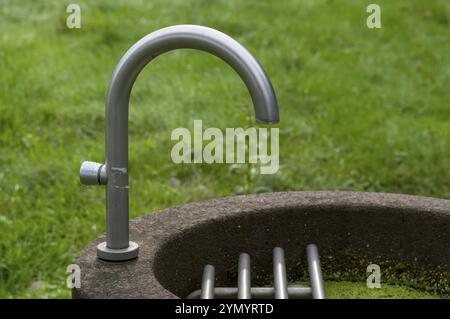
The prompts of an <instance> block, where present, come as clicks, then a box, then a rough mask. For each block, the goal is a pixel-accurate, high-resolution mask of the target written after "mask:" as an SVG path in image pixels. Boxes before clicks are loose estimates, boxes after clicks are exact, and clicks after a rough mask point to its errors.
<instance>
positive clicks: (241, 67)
mask: <svg viewBox="0 0 450 319" xmlns="http://www.w3.org/2000/svg"><path fill="white" fill-rule="evenodd" d="M181 48H189V49H197V50H201V51H206V52H209V53H211V54H213V55H215V56H217V57H219V58H221V59H222V60H224V61H225V62H227V63H228V64H229V65H230V66H231V67H232V68H233V69H234V70H235V71H236V72H237V73H238V74H239V75H240V77H241V78H242V80H243V81H244V83H245V84H246V86H247V88H248V90H249V92H250V95H251V98H252V101H253V105H254V109H255V114H256V119H257V121H258V122H262V123H276V122H278V106H277V99H276V96H275V93H274V90H273V87H272V84H271V83H270V80H269V78H268V77H267V74H266V72H265V71H264V69H263V68H262V67H261V65H260V64H259V63H258V61H256V59H255V58H254V57H253V56H252V55H251V54H250V53H249V52H248V51H247V50H246V49H245V48H244V47H243V46H242V45H240V44H239V43H238V42H237V41H235V40H233V39H232V38H230V37H229V36H227V35H225V34H223V33H221V32H219V31H216V30H214V29H211V28H207V27H202V26H196V25H177V26H171V27H167V28H164V29H160V30H158V31H155V32H153V33H151V34H149V35H147V36H145V37H144V38H142V39H141V40H140V41H138V42H137V43H136V44H134V45H133V46H132V47H131V48H130V49H129V50H128V51H127V52H126V53H125V55H124V56H123V57H122V59H121V60H120V61H119V63H118V65H117V67H116V69H115V71H114V73H113V77H112V80H111V82H110V85H109V89H108V95H107V100H106V165H105V167H106V188H107V190H106V224H107V227H106V235H107V239H106V243H103V244H100V245H99V246H98V250H97V252H98V256H99V257H100V258H102V259H105V260H125V259H131V258H133V257H136V256H137V245H136V244H135V243H132V242H129V234H128V219H129V216H128V104H129V99H130V94H131V90H132V87H133V84H134V81H135V80H136V78H137V76H138V74H139V73H140V71H141V70H142V69H143V68H144V67H145V65H147V63H149V62H150V61H151V60H152V59H154V58H155V57H157V56H158V55H160V54H163V53H164V52H168V51H171V50H175V49H181ZM103 169H104V168H103ZM94 175H95V174H94ZM95 176H96V177H95ZM95 176H94V178H91V179H90V180H95V178H97V179H98V180H99V181H100V180H101V177H102V175H101V174H100V172H99V173H98V174H97V175H95ZM103 180H105V178H103Z"/></svg>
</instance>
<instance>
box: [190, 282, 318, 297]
mask: <svg viewBox="0 0 450 319" xmlns="http://www.w3.org/2000/svg"><path fill="white" fill-rule="evenodd" d="M288 294H289V298H292V299H308V298H311V296H312V292H311V288H310V287H305V286H301V285H292V286H289V287H288ZM237 296H238V288H236V287H217V288H215V289H214V298H217V299H235V298H236V297H237ZM251 296H252V297H253V298H256V299H274V298H275V288H273V287H252V288H251ZM200 297H201V290H200V289H198V290H195V291H194V292H192V293H190V294H189V295H188V296H187V297H186V298H187V299H199V298H200Z"/></svg>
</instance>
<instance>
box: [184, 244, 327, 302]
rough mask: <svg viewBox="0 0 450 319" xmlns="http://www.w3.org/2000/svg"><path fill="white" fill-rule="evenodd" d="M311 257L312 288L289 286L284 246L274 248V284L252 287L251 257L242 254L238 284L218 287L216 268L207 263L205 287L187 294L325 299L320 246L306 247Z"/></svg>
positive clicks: (310, 274)
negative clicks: (272, 285)
mask: <svg viewBox="0 0 450 319" xmlns="http://www.w3.org/2000/svg"><path fill="white" fill-rule="evenodd" d="M306 253H307V256H308V268H309V279H310V282H311V287H307V286H302V285H291V286H288V284H287V279H286V263H285V260H284V251H283V249H282V248H280V247H276V248H275V249H274V250H273V276H274V287H251V284H250V256H249V255H248V254H246V253H242V254H241V255H240V256H239V264H238V286H237V288H236V287H214V281H215V269H214V266H212V265H206V266H205V268H204V269H203V278H202V287H201V289H199V290H196V291H194V292H192V293H191V294H189V296H187V298H188V299H199V298H200V299H214V298H218V299H231V298H238V299H251V298H257V299H269V298H275V299H288V298H295V299H305V298H313V299H325V289H324V285H323V279H322V271H321V269H320V259H319V252H318V249H317V246H316V245H314V244H310V245H308V246H306Z"/></svg>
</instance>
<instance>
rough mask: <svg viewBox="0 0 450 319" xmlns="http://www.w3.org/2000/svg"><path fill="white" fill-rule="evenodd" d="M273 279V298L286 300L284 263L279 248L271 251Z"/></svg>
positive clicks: (281, 250) (281, 251) (282, 253)
mask: <svg viewBox="0 0 450 319" xmlns="http://www.w3.org/2000/svg"><path fill="white" fill-rule="evenodd" d="M273 277H274V285H275V298H276V299H288V289H287V280H286V263H285V261H284V251H283V249H282V248H280V247H275V248H274V250H273Z"/></svg>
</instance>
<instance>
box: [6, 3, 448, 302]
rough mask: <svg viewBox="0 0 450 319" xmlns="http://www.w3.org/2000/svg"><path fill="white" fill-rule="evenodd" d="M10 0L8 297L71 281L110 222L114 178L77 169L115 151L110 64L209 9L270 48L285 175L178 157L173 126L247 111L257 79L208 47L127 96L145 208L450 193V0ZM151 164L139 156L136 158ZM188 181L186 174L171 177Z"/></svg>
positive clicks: (133, 169)
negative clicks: (238, 197) (108, 124)
mask: <svg viewBox="0 0 450 319" xmlns="http://www.w3.org/2000/svg"><path fill="white" fill-rule="evenodd" d="M76 2H77V3H78V4H80V5H81V9H82V28H81V29H79V30H69V29H67V28H66V27H65V19H66V16H67V14H66V12H65V8H66V5H67V4H68V3H69V2H67V3H64V2H61V1H47V0H46V1H16V0H14V1H12V0H1V1H0V31H1V35H0V150H1V151H0V239H1V247H0V297H68V296H69V290H68V289H67V288H65V281H66V277H65V276H66V275H67V274H66V272H65V271H66V267H67V265H68V264H70V263H72V262H73V260H74V258H75V256H76V255H77V253H78V252H79V251H80V250H81V249H82V248H83V247H84V246H85V245H86V244H87V243H89V242H90V241H91V240H93V239H94V238H96V237H97V236H98V235H100V234H101V233H103V232H104V225H105V222H104V214H105V212H104V210H105V205H104V201H105V196H104V189H103V188H102V187H83V186H81V185H80V184H79V181H78V169H79V165H80V162H81V161H82V160H92V161H98V162H102V161H104V99H105V93H106V89H107V85H108V82H109V80H110V77H111V74H112V71H113V69H114V66H115V65H116V63H117V62H118V60H119V58H120V57H121V55H122V54H123V53H124V52H125V51H126V50H127V48H129V47H130V46H131V45H132V44H133V43H134V42H135V41H136V40H138V39H139V38H141V37H142V36H144V35H145V34H147V33H149V32H151V31H153V30H156V29H158V28H161V27H164V26H168V25H172V24H181V23H192V24H202V25H207V26H210V27H213V28H217V29H219V30H221V31H223V32H225V33H228V34H229V35H231V36H233V37H235V38H236V39H237V40H238V41H240V42H241V43H243V44H244V45H245V46H246V47H248V48H249V50H250V51H251V52H252V53H253V54H254V55H255V56H256V57H257V58H258V60H259V61H260V62H261V64H262V65H263V66H264V67H265V69H266V70H267V72H268V74H269V75H270V78H271V80H272V82H273V85H274V87H275V89H276V92H277V95H278V98H279V104H280V116H281V123H280V126H279V127H280V162H281V169H280V171H279V172H278V174H276V175H275V176H254V175H252V174H251V173H250V169H249V166H246V165H244V166H243V167H240V168H238V169H237V170H231V171H230V169H229V167H228V166H226V165H200V164H197V165H175V164H173V163H172V161H171V159H170V150H171V148H172V145H173V143H172V142H171V141H170V134H171V131H172V130H173V129H174V128H176V127H192V123H193V120H194V119H202V120H203V124H204V127H220V128H225V127H227V126H228V127H245V126H247V125H249V124H250V123H251V121H252V120H251V118H252V110H251V102H250V98H249V95H248V92H247V91H246V89H245V87H244V85H243V83H242V82H241V81H240V79H239V78H238V76H237V75H236V74H235V73H234V72H233V71H232V70H231V69H230V68H229V67H228V66H226V65H225V64H224V63H223V62H221V61H219V60H218V59H217V58H215V57H211V56H209V55H207V54H205V53H200V52H193V51H189V50H187V51H177V52H172V53H168V54H166V55H164V56H161V57H159V58H158V59H156V60H155V61H153V62H152V63H151V65H150V66H149V67H147V68H146V69H145V70H144V71H143V72H142V74H141V75H140V76H139V79H138V80H137V82H136V85H135V86H134V89H133V94H132V98H131V110H130V124H129V126H130V185H131V188H130V192H131V214H132V216H133V217H134V216H138V215H142V214H144V213H148V212H151V211H153V210H156V209H159V208H163V207H168V206H172V205H175V204H181V203H186V202H191V201H195V200H200V199H206V198H213V197H220V196H226V195H233V194H234V193H235V192H241V191H242V190H243V191H244V192H246V193H251V192H257V191H286V190H357V191H384V192H397V193H408V194H417V195H426V196H435V197H441V198H450V178H449V177H450V174H449V172H450V171H449V167H450V148H449V141H450V126H449V122H448V121H449V118H450V108H449V101H450V90H449V87H450V61H449V60H450V47H449V42H448V39H449V36H450V28H449V21H450V5H449V2H448V1H446V0H434V1H425V0H423V1H419V0H415V1H412V0H402V1H401V0H397V1H389V0H379V1H377V3H378V4H380V5H381V8H382V19H383V20H382V23H383V28H382V29H381V30H369V29H367V28H366V26H365V20H366V17H367V13H366V12H365V8H366V6H367V5H368V4H369V3H371V2H370V1H355V0H347V1H344V0H340V1H332V0H328V1H327V0H304V1H294V0H290V1H280V2H273V1H268V0H267V1H260V0H258V1H251V2H250V1H238V0H235V1H230V0H222V1H206V0H203V1H187V0H178V1H163V0H158V1H156V0H152V1H138V0H134V1H131V0H128V1H123V2H119V1H107V0H101V1H76ZM137 172H139V173H137ZM171 181H176V183H173V182H172V183H171Z"/></svg>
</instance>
